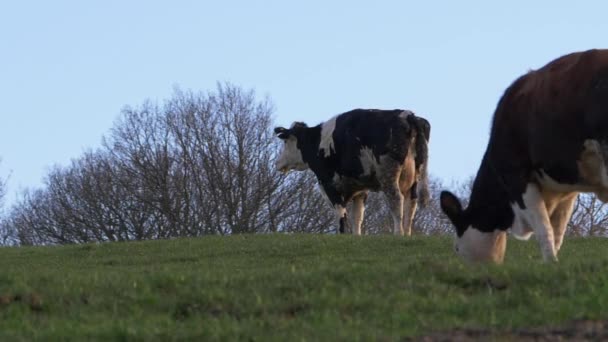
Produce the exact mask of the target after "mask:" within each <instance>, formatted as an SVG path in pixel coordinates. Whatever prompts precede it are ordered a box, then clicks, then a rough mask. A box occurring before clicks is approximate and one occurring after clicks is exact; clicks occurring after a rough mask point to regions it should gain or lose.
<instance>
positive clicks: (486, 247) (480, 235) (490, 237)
mask: <svg viewBox="0 0 608 342" xmlns="http://www.w3.org/2000/svg"><path fill="white" fill-rule="evenodd" d="M506 235H507V234H506V233H505V232H503V231H500V230H497V231H493V232H490V233H484V232H482V231H480V230H478V229H476V228H473V227H468V228H467V230H465V232H464V234H463V235H462V236H461V237H460V238H458V237H456V242H455V244H454V249H455V251H456V254H458V255H460V256H461V257H462V258H463V259H465V260H467V261H470V262H488V261H492V262H495V263H499V264H500V263H502V261H503V259H504V256H505V250H506V246H507V237H506Z"/></svg>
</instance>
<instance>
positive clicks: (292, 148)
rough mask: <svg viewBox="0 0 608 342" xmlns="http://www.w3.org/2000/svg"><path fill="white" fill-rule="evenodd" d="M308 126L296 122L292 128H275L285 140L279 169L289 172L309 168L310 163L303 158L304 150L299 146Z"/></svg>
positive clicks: (277, 165) (275, 131) (278, 134)
mask: <svg viewBox="0 0 608 342" xmlns="http://www.w3.org/2000/svg"><path fill="white" fill-rule="evenodd" d="M306 128H307V126H306V124H304V123H301V122H294V123H293V124H292V125H291V128H284V127H276V128H275V129H274V133H275V134H276V135H277V137H278V138H279V139H281V140H282V141H283V149H282V150H281V154H280V155H279V158H278V159H277V164H276V167H277V170H279V171H281V172H288V171H290V170H296V171H303V170H306V169H308V164H306V163H305V162H304V159H303V158H302V150H301V149H300V148H299V147H298V139H300V140H303V138H304V134H305V130H306Z"/></svg>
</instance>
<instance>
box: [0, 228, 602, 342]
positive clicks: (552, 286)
mask: <svg viewBox="0 0 608 342" xmlns="http://www.w3.org/2000/svg"><path fill="white" fill-rule="evenodd" d="M607 247H608V240H605V239H600V238H596V239H591V238H588V239H582V238H579V239H572V238H571V239H567V240H566V242H565V244H564V247H563V248H562V251H561V252H560V262H559V264H557V265H553V264H543V263H542V262H540V260H541V257H540V253H539V249H538V246H537V244H536V242H534V241H530V242H527V243H526V242H519V241H516V240H509V243H508V247H507V256H506V259H505V264H504V265H503V266H499V267H497V266H492V267H489V266H488V267H485V266H484V267H471V266H467V265H465V264H463V263H461V262H460V261H459V260H458V259H456V258H455V257H454V256H453V253H452V251H451V239H450V238H449V237H414V238H397V237H393V236H364V237H353V236H329V235H255V236H254V235H241V236H230V237H206V238H199V239H182V240H166V241H149V242H137V243H112V244H109V243H108V244H100V245H74V246H62V247H24V248H3V249H0V269H1V270H2V271H1V272H0V340H2V341H5V340H11V341H16V340H28V341H29V340H33V339H39V340H91V339H93V340H104V341H107V340H129V341H131V340H146V341H150V340H163V341H165V340H184V339H186V340H188V339H190V340H202V339H220V340H258V341H269V340H292V339H295V340H309V341H316V340H332V341H333V340H347V341H355V340H389V341H390V340H398V339H403V338H407V337H417V336H423V335H428V334H431V333H435V332H441V331H443V332H448V333H449V332H450V331H452V330H453V329H456V328H467V329H471V328H472V329H484V330H485V331H490V332H492V333H495V332H501V331H503V332H504V331H510V330H514V329H519V328H528V327H537V326H546V325H551V326H556V325H557V326H559V325H560V324H568V322H572V321H574V320H578V319H585V320H596V319H597V320H605V319H608V272H607V270H608V253H606V251H607V249H608V248H607Z"/></svg>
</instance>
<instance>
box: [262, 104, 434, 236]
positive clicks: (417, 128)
mask: <svg viewBox="0 0 608 342" xmlns="http://www.w3.org/2000/svg"><path fill="white" fill-rule="evenodd" d="M274 131H275V133H276V134H277V135H278V137H279V138H280V139H281V140H283V142H284V146H283V150H282V152H281V155H280V156H279V158H278V160H277V169H278V170H279V171H282V172H287V171H289V170H298V171H302V170H306V169H311V170H312V171H313V172H314V173H315V175H316V176H317V180H318V181H319V186H320V188H321V190H322V192H323V194H324V195H325V197H326V199H327V200H328V201H329V203H330V204H331V205H332V206H333V207H334V209H335V212H336V215H337V218H338V222H339V231H340V233H344V231H345V230H346V228H347V227H348V226H350V228H351V230H352V233H353V234H356V235H359V234H361V223H362V222H363V212H364V206H365V199H366V198H367V193H368V191H382V192H384V194H385V195H386V199H387V201H388V204H389V206H390V210H391V213H392V216H393V223H394V227H393V232H394V234H398V235H403V234H404V229H405V234H406V235H410V234H411V225H412V220H413V218H414V214H415V212H416V206H417V201H418V200H420V201H421V203H422V204H426V202H427V201H428V197H429V196H428V179H427V154H428V153H427V149H428V148H427V143H428V140H429V135H430V131H431V126H430V124H429V122H428V121H426V120H425V119H423V118H421V117H419V116H416V115H414V113H412V112H411V111H408V110H400V109H395V110H377V109H355V110H352V111H350V112H346V113H343V114H340V115H337V116H335V117H333V118H332V119H330V120H329V121H326V122H324V123H322V124H319V125H317V126H315V127H308V126H307V125H306V124H304V123H302V122H294V123H293V124H292V125H291V128H289V129H287V128H283V127H277V128H275V130H274ZM418 188H419V189H418ZM417 189H418V190H417ZM351 200H352V201H353V210H352V215H351V218H350V219H347V215H346V205H347V203H348V202H349V201H351ZM349 221H352V222H349ZM351 223H352V224H351Z"/></svg>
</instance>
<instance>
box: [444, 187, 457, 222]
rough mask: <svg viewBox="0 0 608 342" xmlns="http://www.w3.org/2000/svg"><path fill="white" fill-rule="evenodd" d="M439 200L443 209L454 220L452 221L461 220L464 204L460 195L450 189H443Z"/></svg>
mask: <svg viewBox="0 0 608 342" xmlns="http://www.w3.org/2000/svg"><path fill="white" fill-rule="evenodd" d="M439 202H440V204H441V210H443V212H444V213H445V214H446V215H447V216H448V218H449V219H450V220H452V223H456V222H457V221H459V218H460V217H461V216H462V205H461V204H460V200H459V199H458V197H456V196H455V195H454V194H452V193H451V192H449V191H442V192H441V195H440V197H439Z"/></svg>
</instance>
